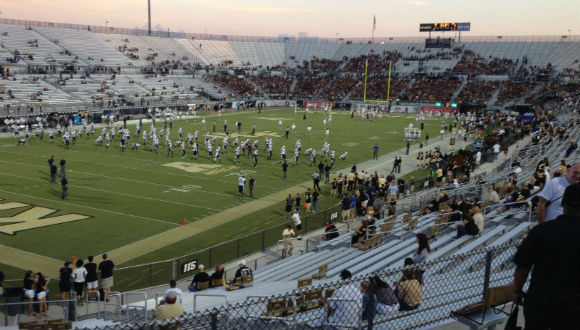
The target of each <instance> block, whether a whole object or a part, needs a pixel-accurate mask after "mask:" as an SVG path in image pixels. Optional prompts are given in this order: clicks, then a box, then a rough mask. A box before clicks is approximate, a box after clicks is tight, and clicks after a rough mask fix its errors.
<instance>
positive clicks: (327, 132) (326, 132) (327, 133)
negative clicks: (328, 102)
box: [324, 128, 330, 140]
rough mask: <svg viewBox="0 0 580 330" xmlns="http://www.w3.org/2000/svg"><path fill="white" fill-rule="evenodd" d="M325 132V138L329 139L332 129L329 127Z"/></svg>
mask: <svg viewBox="0 0 580 330" xmlns="http://www.w3.org/2000/svg"><path fill="white" fill-rule="evenodd" d="M324 134H325V137H324V139H325V140H328V135H329V134H330V130H329V129H328V128H327V129H326V131H324Z"/></svg>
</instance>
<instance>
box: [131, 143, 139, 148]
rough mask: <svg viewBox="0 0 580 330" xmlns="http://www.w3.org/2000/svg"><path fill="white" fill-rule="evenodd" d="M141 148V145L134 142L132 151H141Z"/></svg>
mask: <svg viewBox="0 0 580 330" xmlns="http://www.w3.org/2000/svg"><path fill="white" fill-rule="evenodd" d="M139 147H141V145H140V144H139V143H137V142H133V144H132V148H131V149H133V150H139Z"/></svg>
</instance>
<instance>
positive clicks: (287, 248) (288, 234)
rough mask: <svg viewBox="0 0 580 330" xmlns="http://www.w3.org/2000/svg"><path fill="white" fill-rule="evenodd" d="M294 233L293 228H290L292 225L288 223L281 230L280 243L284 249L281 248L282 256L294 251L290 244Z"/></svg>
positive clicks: (289, 254)
mask: <svg viewBox="0 0 580 330" xmlns="http://www.w3.org/2000/svg"><path fill="white" fill-rule="evenodd" d="M294 235H295V233H294V230H292V226H290V225H288V226H287V227H286V229H284V230H283V231H282V244H283V246H284V249H283V250H282V258H285V257H287V256H291V255H292V252H293V251H294V245H293V244H292V239H293V238H294Z"/></svg>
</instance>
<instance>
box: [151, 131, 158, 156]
mask: <svg viewBox="0 0 580 330" xmlns="http://www.w3.org/2000/svg"><path fill="white" fill-rule="evenodd" d="M151 151H155V154H157V153H158V152H159V138H157V135H154V136H153V145H151Z"/></svg>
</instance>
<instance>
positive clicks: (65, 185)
mask: <svg viewBox="0 0 580 330" xmlns="http://www.w3.org/2000/svg"><path fill="white" fill-rule="evenodd" d="M60 185H61V186H62V194H61V195H60V198H61V199H66V197H67V196H68V180H67V179H66V175H63V176H62V179H60Z"/></svg>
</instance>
